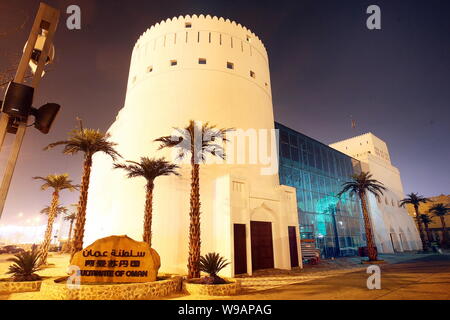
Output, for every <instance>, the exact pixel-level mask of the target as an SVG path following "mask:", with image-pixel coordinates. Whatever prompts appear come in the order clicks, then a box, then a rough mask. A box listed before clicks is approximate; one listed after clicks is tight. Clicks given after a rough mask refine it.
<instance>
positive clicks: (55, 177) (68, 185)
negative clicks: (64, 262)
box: [33, 173, 78, 264]
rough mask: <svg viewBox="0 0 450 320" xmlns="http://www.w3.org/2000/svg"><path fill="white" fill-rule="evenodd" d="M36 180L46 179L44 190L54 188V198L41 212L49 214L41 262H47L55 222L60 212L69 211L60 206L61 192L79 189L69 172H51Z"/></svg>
mask: <svg viewBox="0 0 450 320" xmlns="http://www.w3.org/2000/svg"><path fill="white" fill-rule="evenodd" d="M33 179H36V180H42V181H44V184H43V185H42V186H41V189H42V190H47V189H48V188H53V199H52V203H51V205H50V206H49V207H47V208H44V209H42V211H41V213H47V214H48V222H47V229H46V231H45V237H44V242H43V243H42V246H41V256H40V259H41V264H46V263H47V256H48V249H49V247H50V242H51V236H52V228H53V223H54V222H55V219H56V216H57V215H58V213H61V212H64V210H66V211H67V209H66V208H64V207H61V206H59V192H60V191H62V190H65V189H67V190H69V191H74V190H76V189H78V186H77V185H74V184H72V180H70V179H69V175H68V174H67V173H64V174H50V175H48V176H46V177H33Z"/></svg>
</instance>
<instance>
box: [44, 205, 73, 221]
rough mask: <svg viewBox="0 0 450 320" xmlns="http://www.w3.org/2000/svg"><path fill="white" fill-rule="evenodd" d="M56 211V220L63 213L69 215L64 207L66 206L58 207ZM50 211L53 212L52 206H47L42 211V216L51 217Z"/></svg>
mask: <svg viewBox="0 0 450 320" xmlns="http://www.w3.org/2000/svg"><path fill="white" fill-rule="evenodd" d="M55 210H56V215H55V218H57V217H58V216H59V215H60V214H62V213H67V208H66V207H64V206H60V205H58V206H57V207H56V208H55ZM50 211H51V206H45V207H44V209H42V210H41V214H45V215H47V216H49V215H50Z"/></svg>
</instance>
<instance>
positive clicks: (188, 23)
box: [184, 22, 192, 28]
mask: <svg viewBox="0 0 450 320" xmlns="http://www.w3.org/2000/svg"><path fill="white" fill-rule="evenodd" d="M184 27H185V28H192V23H191V22H186V23H185V24H184Z"/></svg>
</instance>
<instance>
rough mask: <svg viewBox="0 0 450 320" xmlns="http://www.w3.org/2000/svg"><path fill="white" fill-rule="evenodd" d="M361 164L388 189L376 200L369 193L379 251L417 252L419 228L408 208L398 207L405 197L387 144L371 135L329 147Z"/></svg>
mask: <svg viewBox="0 0 450 320" xmlns="http://www.w3.org/2000/svg"><path fill="white" fill-rule="evenodd" d="M330 146H331V147H332V148H335V149H336V150H339V151H341V152H343V153H345V154H347V155H349V156H351V157H353V158H355V159H358V160H359V161H361V168H362V170H363V171H369V172H370V173H371V174H372V175H373V178H374V179H376V180H378V181H380V182H382V183H383V184H384V186H385V187H386V188H387V190H386V191H385V192H384V195H383V196H382V197H381V198H380V199H379V200H377V199H376V198H375V196H373V195H372V194H369V196H368V203H369V208H368V209H369V211H370V216H371V219H372V224H373V228H374V234H375V242H376V245H377V248H378V251H379V252H383V253H392V252H402V251H408V250H418V249H420V248H421V246H422V245H421V242H420V237H419V233H418V231H417V227H416V225H415V223H414V221H413V219H412V218H411V216H409V215H408V212H407V211H406V209H405V208H403V207H400V206H399V202H400V200H402V199H403V198H405V194H404V192H403V186H402V181H401V178H400V171H399V170H398V169H397V168H396V167H394V166H393V165H392V164H391V158H390V155H389V149H388V147H387V144H386V143H385V142H384V141H383V140H381V139H380V138H378V137H376V136H375V135H374V134H372V133H366V134H363V135H360V136H357V137H353V138H350V139H347V140H343V141H339V142H336V143H333V144H330Z"/></svg>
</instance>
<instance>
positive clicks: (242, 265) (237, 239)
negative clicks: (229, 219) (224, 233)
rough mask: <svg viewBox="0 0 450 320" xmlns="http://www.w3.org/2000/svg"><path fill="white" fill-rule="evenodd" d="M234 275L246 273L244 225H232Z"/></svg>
mask: <svg viewBox="0 0 450 320" xmlns="http://www.w3.org/2000/svg"><path fill="white" fill-rule="evenodd" d="M234 273H235V274H242V273H247V244H246V241H245V224H235V225H234Z"/></svg>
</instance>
